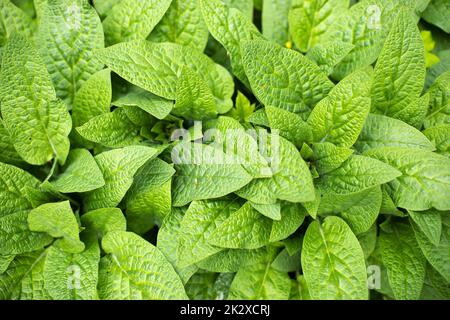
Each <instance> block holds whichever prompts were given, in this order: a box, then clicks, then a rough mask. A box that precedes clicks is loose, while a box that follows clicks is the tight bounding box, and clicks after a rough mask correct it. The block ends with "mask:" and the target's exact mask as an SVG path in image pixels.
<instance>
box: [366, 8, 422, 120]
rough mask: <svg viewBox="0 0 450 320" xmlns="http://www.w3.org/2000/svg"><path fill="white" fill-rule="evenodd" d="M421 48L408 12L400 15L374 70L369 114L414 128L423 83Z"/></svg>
mask: <svg viewBox="0 0 450 320" xmlns="http://www.w3.org/2000/svg"><path fill="white" fill-rule="evenodd" d="M424 50H425V49H424V45H423V41H422V38H421V36H420V32H419V29H418V28H417V26H416V22H415V21H414V20H413V18H412V16H411V14H410V12H408V11H401V12H400V13H399V15H398V17H397V19H396V20H395V22H394V25H393V26H392V29H391V31H390V32H389V35H388V37H387V39H386V42H385V44H384V47H383V50H382V51H381V53H380V56H379V57H378V60H377V64H376V66H375V72H374V79H373V84H372V111H374V112H376V113H380V114H384V115H387V116H390V117H393V118H396V119H400V120H403V121H404V122H406V123H409V124H411V125H415V124H416V123H417V122H418V121H420V118H421V117H422V112H421V110H420V106H419V105H418V103H417V100H418V99H419V96H420V94H421V92H422V90H423V85H424V81H425V58H424Z"/></svg>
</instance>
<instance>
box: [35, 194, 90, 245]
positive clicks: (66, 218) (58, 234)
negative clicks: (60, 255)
mask: <svg viewBox="0 0 450 320" xmlns="http://www.w3.org/2000/svg"><path fill="white" fill-rule="evenodd" d="M28 225H29V227H30V230H32V231H36V232H45V233H48V234H49V235H51V236H52V237H54V238H61V240H60V241H59V242H58V246H59V247H60V248H61V249H63V250H64V251H67V252H71V253H80V252H81V251H83V250H84V244H83V242H81V241H80V237H79V229H78V223H77V220H76V218H75V215H74V214H73V211H72V208H71V207H70V203H69V201H65V202H59V203H46V204H43V205H41V206H39V207H37V208H36V209H33V210H31V212H30V214H29V215H28Z"/></svg>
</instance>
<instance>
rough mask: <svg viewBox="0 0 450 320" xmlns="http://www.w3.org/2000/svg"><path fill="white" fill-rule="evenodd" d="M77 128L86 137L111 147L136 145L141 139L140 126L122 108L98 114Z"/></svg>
mask: <svg viewBox="0 0 450 320" xmlns="http://www.w3.org/2000/svg"><path fill="white" fill-rule="evenodd" d="M76 130H77V132H78V133H79V134H80V135H81V136H82V137H83V138H84V139H86V140H89V141H92V142H96V143H99V144H101V145H104V146H106V147H110V148H120V147H126V146H130V145H135V144H139V142H140V141H141V137H140V136H139V130H140V127H139V126H137V125H135V124H134V123H133V122H132V121H131V120H130V119H129V118H128V117H127V115H126V112H125V110H123V109H121V108H119V109H117V110H114V111H113V112H110V113H105V114H102V115H99V116H96V117H95V118H92V119H91V120H89V121H88V122H86V123H85V124H84V125H82V126H81V127H78V128H76Z"/></svg>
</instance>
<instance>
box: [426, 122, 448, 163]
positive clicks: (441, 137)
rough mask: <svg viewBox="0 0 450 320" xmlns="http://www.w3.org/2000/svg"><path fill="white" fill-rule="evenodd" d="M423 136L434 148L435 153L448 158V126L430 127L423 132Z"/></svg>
mask: <svg viewBox="0 0 450 320" xmlns="http://www.w3.org/2000/svg"><path fill="white" fill-rule="evenodd" d="M423 134H424V135H425V136H426V137H427V138H428V139H429V140H430V141H431V143H432V144H433V145H434V146H435V147H436V149H437V150H436V153H439V154H442V155H443V156H447V157H450V125H449V124H447V125H440V126H436V127H431V128H428V129H426V130H425V131H423Z"/></svg>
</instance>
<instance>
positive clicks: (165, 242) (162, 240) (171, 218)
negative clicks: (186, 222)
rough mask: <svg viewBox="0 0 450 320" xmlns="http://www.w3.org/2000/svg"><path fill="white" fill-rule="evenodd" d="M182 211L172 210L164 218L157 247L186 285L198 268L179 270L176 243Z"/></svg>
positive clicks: (177, 246) (190, 267)
mask: <svg viewBox="0 0 450 320" xmlns="http://www.w3.org/2000/svg"><path fill="white" fill-rule="evenodd" d="M184 211H185V209H181V208H172V212H171V213H170V214H168V215H167V216H166V218H165V219H164V222H163V224H162V226H161V228H160V229H159V231H158V239H157V247H158V249H159V250H160V251H161V252H162V253H163V254H164V256H165V257H166V259H167V260H168V261H169V262H170V263H171V264H172V266H173V268H174V269H175V271H176V272H177V274H178V275H179V277H180V278H181V281H182V282H183V284H186V283H187V282H188V280H189V278H190V277H191V276H192V275H193V274H194V273H195V272H197V270H198V268H197V266H195V265H191V266H188V267H186V268H180V267H179V264H178V256H179V255H178V249H179V245H178V243H179V239H180V236H181V233H180V231H181V221H182V220H183V214H184Z"/></svg>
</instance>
